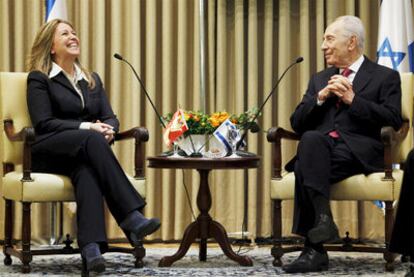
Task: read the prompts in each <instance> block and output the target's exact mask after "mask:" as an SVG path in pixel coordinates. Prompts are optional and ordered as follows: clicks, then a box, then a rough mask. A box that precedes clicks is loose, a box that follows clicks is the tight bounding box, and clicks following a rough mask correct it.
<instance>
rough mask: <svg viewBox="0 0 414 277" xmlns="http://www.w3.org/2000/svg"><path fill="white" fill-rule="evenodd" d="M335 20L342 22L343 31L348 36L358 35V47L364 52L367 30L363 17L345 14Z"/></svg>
mask: <svg viewBox="0 0 414 277" xmlns="http://www.w3.org/2000/svg"><path fill="white" fill-rule="evenodd" d="M335 22H340V23H342V26H343V29H342V30H343V32H344V35H345V36H346V37H349V38H350V37H351V36H356V38H357V41H358V45H357V46H358V48H359V49H360V51H361V52H362V51H363V50H364V42H365V30H364V25H363V24H362V21H361V19H359V18H358V17H356V16H353V15H344V16H340V17H338V18H337V19H335Z"/></svg>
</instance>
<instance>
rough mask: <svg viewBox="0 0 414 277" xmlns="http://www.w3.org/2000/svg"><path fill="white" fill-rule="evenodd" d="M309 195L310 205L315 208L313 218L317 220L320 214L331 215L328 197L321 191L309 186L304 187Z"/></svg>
mask: <svg viewBox="0 0 414 277" xmlns="http://www.w3.org/2000/svg"><path fill="white" fill-rule="evenodd" d="M306 190H307V192H308V194H309V197H310V199H311V201H312V205H313V208H314V210H315V215H316V218H315V220H318V218H319V216H318V215H321V214H326V215H329V216H330V215H331V207H330V205H329V199H328V198H326V197H325V196H324V195H323V194H322V193H320V192H318V191H316V190H314V189H311V188H307V189H306Z"/></svg>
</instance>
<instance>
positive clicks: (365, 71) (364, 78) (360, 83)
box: [352, 57, 373, 93]
mask: <svg viewBox="0 0 414 277" xmlns="http://www.w3.org/2000/svg"><path fill="white" fill-rule="evenodd" d="M364 58H365V59H364V62H363V63H362V65H361V67H360V68H359V70H358V72H357V74H356V75H355V78H354V81H353V82H352V86H353V88H354V92H355V93H358V92H360V91H361V90H363V89H364V87H365V86H366V85H367V84H368V83H369V81H371V78H372V72H373V68H372V62H371V61H370V60H368V58H367V57H364Z"/></svg>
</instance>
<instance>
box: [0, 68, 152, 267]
mask: <svg viewBox="0 0 414 277" xmlns="http://www.w3.org/2000/svg"><path fill="white" fill-rule="evenodd" d="M26 88H27V73H12V72H1V73H0V101H1V109H2V110H1V114H2V119H3V122H4V124H3V128H4V132H3V139H2V141H3V148H2V150H3V151H2V161H3V178H2V193H1V195H2V196H3V198H4V199H5V224H4V227H5V230H4V236H5V237H4V247H3V251H4V255H5V258H4V264H5V265H10V264H11V263H12V259H11V256H15V257H18V258H19V259H20V260H21V261H22V263H23V267H22V272H23V273H28V272H30V262H31V261H32V256H33V255H50V254H72V253H79V249H74V248H72V247H71V245H70V243H69V240H68V242H67V243H66V246H65V247H64V248H61V249H57V248H56V247H54V248H53V249H31V212H30V211H31V204H32V203H46V202H70V201H74V199H75V198H74V192H73V187H72V184H71V181H70V179H69V178H68V177H67V176H63V175H58V174H48V173H38V172H32V171H31V143H32V141H33V140H34V129H33V128H32V127H31V122H30V117H29V114H28V110H27V102H26ZM127 139H134V141H135V159H134V162H135V164H134V166H135V172H134V174H135V175H134V177H131V176H128V178H129V179H130V181H131V183H132V184H133V186H134V188H135V189H136V190H137V191H138V192H139V194H140V195H141V196H143V197H145V186H146V183H145V177H144V164H145V163H144V162H145V160H144V152H143V147H144V145H143V143H145V142H146V141H148V131H147V129H146V128H143V127H137V128H133V129H130V130H128V131H125V132H120V133H118V134H117V135H116V136H115V140H116V141H123V140H127ZM16 202H20V203H21V204H22V215H21V216H22V233H21V242H22V243H21V249H17V248H15V247H14V245H13V243H12V239H13V238H12V236H13V226H15V219H16V218H15V217H14V215H13V208H14V205H15V203H16ZM108 251H109V252H124V253H132V254H134V256H135V258H136V259H135V267H142V266H143V261H142V259H143V257H145V248H144V247H143V246H142V243H141V245H139V246H137V247H135V248H121V247H111V246H110V247H109V250H108Z"/></svg>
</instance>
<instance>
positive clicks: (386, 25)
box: [377, 0, 414, 72]
mask: <svg viewBox="0 0 414 277" xmlns="http://www.w3.org/2000/svg"><path fill="white" fill-rule="evenodd" d="M413 37H414V36H413V13H412V5H411V1H410V0H382V1H381V8H380V21H379V30H378V48H377V49H378V50H377V62H378V64H381V65H384V66H387V67H390V68H392V69H394V70H397V71H399V72H414V56H413V52H414V43H413Z"/></svg>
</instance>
